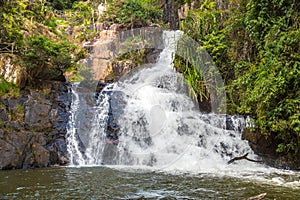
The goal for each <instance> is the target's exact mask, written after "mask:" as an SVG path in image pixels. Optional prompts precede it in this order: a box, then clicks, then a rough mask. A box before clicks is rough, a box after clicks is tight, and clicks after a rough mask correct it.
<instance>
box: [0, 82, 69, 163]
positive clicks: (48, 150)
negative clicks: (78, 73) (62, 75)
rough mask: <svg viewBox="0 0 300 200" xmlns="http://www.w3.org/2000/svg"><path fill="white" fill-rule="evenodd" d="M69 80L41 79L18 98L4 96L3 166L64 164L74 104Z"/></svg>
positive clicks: (0, 109)
mask: <svg viewBox="0 0 300 200" xmlns="http://www.w3.org/2000/svg"><path fill="white" fill-rule="evenodd" d="M68 85H69V84H67V83H62V82H45V81H44V82H41V83H40V84H39V88H35V89H31V88H24V89H23V90H22V91H21V96H20V97H19V98H7V99H1V98H0V102H1V105H2V106H1V107H0V120H1V124H0V169H18V168H35V167H47V166H49V165H55V164H58V165H65V164H66V163H67V162H68V160H67V144H66V140H65V134H66V132H67V124H68V119H69V112H68V111H69V109H70V106H71V95H70V94H69V92H68V91H69V89H68Z"/></svg>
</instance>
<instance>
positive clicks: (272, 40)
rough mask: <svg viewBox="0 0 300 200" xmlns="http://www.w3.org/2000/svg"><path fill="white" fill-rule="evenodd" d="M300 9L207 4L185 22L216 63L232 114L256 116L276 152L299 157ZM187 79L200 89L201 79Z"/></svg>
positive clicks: (276, 3) (278, 0)
mask: <svg viewBox="0 0 300 200" xmlns="http://www.w3.org/2000/svg"><path fill="white" fill-rule="evenodd" d="M299 9H300V2H298V1H293V0H272V1H264V0H259V1H257V0H255V1H254V0H247V1H242V0H234V1H230V2H224V3H223V5H222V4H220V2H219V1H213V0H206V1H203V2H202V3H201V4H200V5H199V6H198V7H197V9H195V10H193V11H189V14H188V16H187V17H186V19H185V20H184V21H182V23H181V28H182V30H183V31H184V32H185V33H187V34H188V35H190V36H191V37H193V38H194V39H195V40H196V41H198V42H199V43H200V44H201V45H202V47H203V48H205V49H206V50H207V51H208V52H209V54H210V55H211V56H212V57H213V59H214V61H215V62H216V65H217V66H218V68H219V70H220V72H221V75H222V76H223V79H224V80H225V83H226V84H227V95H228V97H229V98H228V103H227V105H228V109H227V110H228V111H229V113H232V114H236V113H238V114H242V115H250V116H252V117H253V118H254V119H255V123H256V128H257V129H259V130H260V132H262V133H263V134H265V135H266V136H269V135H271V134H272V135H275V137H276V139H277V140H278V141H279V143H278V144H277V145H278V149H277V152H281V153H288V154H289V155H291V156H295V155H300V79H299V77H300V47H299V44H300V26H299V25H300V20H299V19H300V18H299V14H300V10H299ZM182 66H185V68H186V69H181V71H194V70H193V66H190V65H181V66H180V67H181V68H182ZM180 67H178V66H177V68H180ZM183 68H184V67H183ZM198 73H199V72H198ZM189 74H190V72H189V73H188V74H187V75H186V76H187V77H189V78H192V79H195V80H193V81H191V82H192V83H193V84H192V85H194V86H197V84H195V83H197V80H196V79H197V78H198V83H199V82H201V80H202V79H201V76H198V77H197V76H196V75H193V76H190V75H189ZM199 77H200V80H199ZM197 87H198V86H197ZM195 91H197V89H196V90H195Z"/></svg>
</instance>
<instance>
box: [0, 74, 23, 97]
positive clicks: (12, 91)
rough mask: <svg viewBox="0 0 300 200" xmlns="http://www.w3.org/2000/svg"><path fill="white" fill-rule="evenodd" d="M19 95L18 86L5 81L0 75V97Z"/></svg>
mask: <svg viewBox="0 0 300 200" xmlns="http://www.w3.org/2000/svg"><path fill="white" fill-rule="evenodd" d="M17 96H19V88H18V87H17V86H16V85H15V84H13V83H9V82H7V81H5V80H4V79H3V77H0V97H1V98H6V97H17Z"/></svg>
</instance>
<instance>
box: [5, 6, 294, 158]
mask: <svg viewBox="0 0 300 200" xmlns="http://www.w3.org/2000/svg"><path fill="white" fill-rule="evenodd" d="M106 2H107V3H108V7H107V10H106V12H105V13H104V15H103V17H102V18H98V20H100V21H102V22H105V21H108V23H119V24H122V25H123V26H124V27H125V29H129V28H138V27H142V26H149V25H151V24H153V23H159V24H162V20H163V19H162V18H163V2H164V1H161V0H120V1H118V0H107V1H106ZM174 2H175V4H176V6H177V7H178V6H180V5H182V4H184V3H188V4H189V5H190V6H191V4H193V7H194V9H193V10H190V11H189V12H188V15H187V16H186V18H185V19H184V20H182V21H181V24H180V27H181V29H182V30H183V31H184V32H185V33H186V34H188V35H189V36H190V37H192V38H193V39H194V40H196V41H197V42H198V43H199V44H201V45H202V48H205V49H206V50H207V51H208V52H209V54H210V55H211V56H212V58H213V60H214V61H215V63H216V65H217V67H218V69H219V70H220V73H221V75H222V77H223V80H224V81H225V84H226V91H227V98H228V102H227V112H228V113H230V114H241V115H250V116H251V117H252V118H253V119H254V123H255V125H256V126H255V127H256V130H257V131H259V132H261V133H263V134H264V135H265V136H266V137H268V136H274V137H275V138H276V142H277V144H278V148H277V152H278V153H282V154H288V155H289V156H294V157H295V156H296V155H297V156H298V157H299V155H300V78H299V77H300V47H299V44H300V20H299V19H300V16H299V15H300V2H299V1H295V0H270V1H266V0H255V1H254V0H245V1H244V0H225V1H219V0H204V1H191V0H174ZM98 4H99V1H96V0H95V1H75V0H67V1H63V0H37V1H31V0H0V24H1V27H0V49H1V48H2V49H3V48H5V47H7V46H8V45H11V44H13V45H14V51H13V52H8V53H7V54H9V55H10V54H13V58H14V61H15V62H16V63H18V64H19V65H21V66H22V67H24V69H26V72H27V75H28V77H27V79H28V80H27V82H28V84H30V83H31V82H33V80H34V79H50V80H62V79H63V76H62V74H63V72H64V71H65V70H66V69H75V68H76V64H75V63H76V61H77V60H78V59H80V58H82V56H83V54H84V53H83V51H82V50H81V49H80V48H78V47H79V45H78V44H80V43H82V42H83V41H86V40H89V39H91V38H93V37H94V36H95V33H94V32H93V31H92V30H90V29H89V25H90V24H92V23H94V22H95V21H96V20H97V16H96V14H95V13H96V11H95V10H96V7H97V5H98ZM75 32H76V37H74V33H75ZM10 56H11V55H10ZM175 67H176V68H177V70H178V71H180V72H182V73H183V74H184V75H185V77H186V78H187V80H188V83H189V84H190V85H191V87H192V88H193V89H194V91H195V93H196V95H197V97H198V99H199V100H200V101H209V95H208V93H209V91H208V87H207V86H206V84H205V82H204V81H203V78H202V75H201V73H200V72H199V71H197V69H196V68H195V67H193V66H192V65H191V64H189V63H187V62H186V61H184V60H182V58H179V57H177V58H176V60H175ZM1 85H3V87H2V86H1ZM0 86H1V90H0V92H2V93H3V92H7V91H9V87H15V86H11V85H10V84H7V83H6V82H5V81H4V80H2V79H1V80H0Z"/></svg>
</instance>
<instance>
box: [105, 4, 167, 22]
mask: <svg viewBox="0 0 300 200" xmlns="http://www.w3.org/2000/svg"><path fill="white" fill-rule="evenodd" d="M104 18H105V19H106V20H107V21H110V22H113V23H120V24H123V25H125V26H126V27H128V28H139V27H143V26H148V25H150V24H152V23H159V22H160V21H161V18H162V10H161V9H160V8H159V6H157V2H156V0H121V1H120V0H111V1H110V3H109V5H108V8H107V10H106V11H105V17H104Z"/></svg>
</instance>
